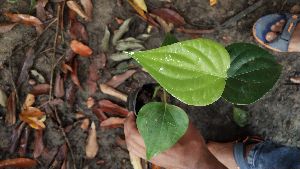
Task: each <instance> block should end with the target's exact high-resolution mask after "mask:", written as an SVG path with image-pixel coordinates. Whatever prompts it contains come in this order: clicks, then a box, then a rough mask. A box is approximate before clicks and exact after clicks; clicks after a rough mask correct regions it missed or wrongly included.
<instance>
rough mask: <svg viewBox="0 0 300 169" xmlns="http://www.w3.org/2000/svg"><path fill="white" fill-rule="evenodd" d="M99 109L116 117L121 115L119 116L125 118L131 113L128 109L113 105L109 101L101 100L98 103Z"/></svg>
mask: <svg viewBox="0 0 300 169" xmlns="http://www.w3.org/2000/svg"><path fill="white" fill-rule="evenodd" d="M98 104H99V107H100V109H101V110H102V111H104V112H106V113H111V114H114V115H119V116H123V117H127V116H128V114H129V112H128V110H127V109H125V108H123V107H121V106H119V105H117V104H114V103H112V102H111V101H109V100H100V101H99V102H98Z"/></svg>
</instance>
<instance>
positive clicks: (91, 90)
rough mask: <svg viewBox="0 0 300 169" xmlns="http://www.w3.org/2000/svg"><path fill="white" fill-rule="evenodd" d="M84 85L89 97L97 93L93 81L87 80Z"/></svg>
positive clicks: (95, 84)
mask: <svg viewBox="0 0 300 169" xmlns="http://www.w3.org/2000/svg"><path fill="white" fill-rule="evenodd" d="M86 85H87V87H88V93H89V96H91V95H92V94H94V93H95V92H96V91H97V83H96V82H95V81H92V80H89V79H88V80H87V82H86Z"/></svg>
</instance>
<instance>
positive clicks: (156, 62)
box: [133, 39, 230, 106]
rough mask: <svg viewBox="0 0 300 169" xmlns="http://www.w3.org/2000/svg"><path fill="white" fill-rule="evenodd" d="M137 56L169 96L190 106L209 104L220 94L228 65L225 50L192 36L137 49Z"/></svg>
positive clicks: (227, 55)
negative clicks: (191, 37) (156, 46)
mask: <svg viewBox="0 0 300 169" xmlns="http://www.w3.org/2000/svg"><path fill="white" fill-rule="evenodd" d="M133 58H134V59H136V60H137V61H138V62H139V63H140V64H141V65H142V66H143V67H144V68H145V69H146V70H147V71H148V72H149V73H150V74H151V75H152V76H153V77H154V79H155V80H156V81H157V82H158V83H159V84H160V85H161V86H162V87H164V88H165V89H166V91H168V92H169V93H170V94H171V95H173V96H174V97H176V98H178V99H179V100H181V101H182V102H184V103H187V104H190V105H202V106H204V105H208V104H211V103H213V102H214V101H216V100H218V99H219V98H220V96H221V95H222V92H223V90H224V87H225V80H226V78H227V74H226V72H227V70H228V68H229V65H230V57H229V54H228V52H227V51H226V49H225V48H224V47H223V46H222V45H221V44H219V43H217V42H214V41H212V40H208V39H194V40H189V41H183V42H178V43H175V44H172V45H168V46H163V47H160V48H157V49H153V50H148V51H143V52H136V53H134V54H133Z"/></svg>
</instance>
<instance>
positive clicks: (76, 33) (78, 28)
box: [69, 21, 89, 43]
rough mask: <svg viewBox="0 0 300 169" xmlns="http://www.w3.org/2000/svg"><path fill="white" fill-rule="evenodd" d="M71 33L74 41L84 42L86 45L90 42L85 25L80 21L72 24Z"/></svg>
mask: <svg viewBox="0 0 300 169" xmlns="http://www.w3.org/2000/svg"><path fill="white" fill-rule="evenodd" d="M69 33H70V36H71V38H72V39H75V40H79V41H83V42H85V43H87V42H88V41H89V35H88V33H87V31H86V29H85V27H84V25H83V24H82V23H80V22H78V21H74V22H72V23H71V27H70V29H69Z"/></svg>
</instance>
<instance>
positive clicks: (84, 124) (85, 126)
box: [80, 118, 90, 130]
mask: <svg viewBox="0 0 300 169" xmlns="http://www.w3.org/2000/svg"><path fill="white" fill-rule="evenodd" d="M89 125H90V119H88V118H85V119H83V120H82V123H81V125H80V128H81V129H82V130H87V129H88V128H89Z"/></svg>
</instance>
